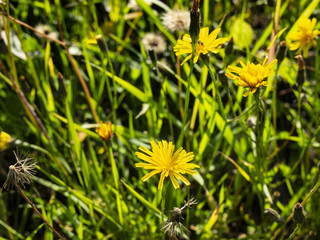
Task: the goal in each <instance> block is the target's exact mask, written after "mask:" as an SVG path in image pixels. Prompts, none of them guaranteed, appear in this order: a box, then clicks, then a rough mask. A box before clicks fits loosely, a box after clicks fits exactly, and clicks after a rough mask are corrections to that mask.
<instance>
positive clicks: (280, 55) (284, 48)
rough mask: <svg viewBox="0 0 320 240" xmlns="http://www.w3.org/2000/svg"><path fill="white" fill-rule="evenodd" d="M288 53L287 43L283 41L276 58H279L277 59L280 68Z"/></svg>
mask: <svg viewBox="0 0 320 240" xmlns="http://www.w3.org/2000/svg"><path fill="white" fill-rule="evenodd" d="M286 53H287V43H286V41H282V42H281V43H280V45H279V47H278V51H277V54H276V56H277V57H276V58H277V59H278V62H279V66H280V63H281V62H282V61H283V59H284V58H285V56H286Z"/></svg>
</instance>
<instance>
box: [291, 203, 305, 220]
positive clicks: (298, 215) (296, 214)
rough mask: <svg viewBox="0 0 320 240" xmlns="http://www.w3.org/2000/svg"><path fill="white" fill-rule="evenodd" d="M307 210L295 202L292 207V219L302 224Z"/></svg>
mask: <svg viewBox="0 0 320 240" xmlns="http://www.w3.org/2000/svg"><path fill="white" fill-rule="evenodd" d="M306 215H307V212H306V211H305V210H304V208H303V206H302V205H301V204H300V203H296V205H294V207H293V221H295V222H296V223H298V224H302V223H303V222H304V220H305V219H306Z"/></svg>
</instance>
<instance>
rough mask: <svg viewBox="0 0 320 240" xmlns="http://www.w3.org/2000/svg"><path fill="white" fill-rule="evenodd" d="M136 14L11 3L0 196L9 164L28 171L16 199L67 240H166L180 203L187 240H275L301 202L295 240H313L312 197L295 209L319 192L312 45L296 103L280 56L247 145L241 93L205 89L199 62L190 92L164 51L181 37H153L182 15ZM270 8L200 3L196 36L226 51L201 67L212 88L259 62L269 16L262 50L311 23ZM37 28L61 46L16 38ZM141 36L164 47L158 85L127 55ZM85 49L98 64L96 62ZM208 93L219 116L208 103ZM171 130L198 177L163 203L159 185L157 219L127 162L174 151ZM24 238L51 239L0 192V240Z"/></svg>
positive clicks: (159, 8) (117, 6)
mask: <svg viewBox="0 0 320 240" xmlns="http://www.w3.org/2000/svg"><path fill="white" fill-rule="evenodd" d="M268 2H273V1H268ZM137 3H138V5H139V6H140V10H139V11H133V10H131V9H129V7H128V6H127V2H126V1H123V0H121V1H117V0H109V1H102V0H101V1H99V0H96V1H62V0H53V1H49V0H44V1H28V0H20V1H9V2H7V4H6V5H1V9H2V10H1V11H2V14H0V16H1V19H2V21H3V20H5V21H4V23H2V25H1V39H0V41H1V47H0V50H1V53H0V130H2V131H5V132H7V133H8V134H10V135H11V136H12V137H14V138H15V141H14V142H13V143H12V146H11V148H10V149H7V150H6V151H4V152H1V153H0V183H1V184H3V183H4V182H5V179H6V174H7V171H8V168H9V165H11V164H13V163H14V162H15V160H14V155H13V153H12V150H15V149H16V148H18V149H20V151H21V152H22V155H23V154H28V155H30V156H31V157H32V158H34V159H35V160H36V161H37V163H38V168H37V174H36V176H35V178H34V181H33V183H32V184H31V185H29V186H26V188H25V189H23V190H24V192H25V194H26V195H27V196H28V197H29V198H30V199H32V201H33V202H34V204H35V206H36V207H37V208H38V209H39V210H40V211H41V213H42V214H43V215H44V217H45V218H46V219H47V220H48V221H49V222H50V223H51V224H52V225H53V226H54V227H55V229H57V230H58V231H59V232H60V233H61V234H63V235H64V236H65V237H66V238H68V239H109V238H111V239H158V238H169V237H168V236H167V235H166V234H164V233H163V232H161V230H160V229H161V226H160V225H161V222H162V217H161V214H162V213H164V214H165V215H166V216H169V215H170V212H169V211H170V210H172V209H173V207H181V206H182V205H183V204H184V201H187V199H188V198H190V196H194V197H195V198H196V199H197V200H198V202H199V203H198V204H197V205H196V206H194V207H193V208H191V209H189V211H188V213H187V215H186V216H185V218H186V220H185V221H184V222H183V224H185V225H186V227H188V229H189V230H190V233H189V237H190V239H239V238H241V239H286V238H288V237H289V235H290V234H291V233H292V232H293V230H294V228H295V227H296V224H295V223H294V222H293V221H292V220H290V219H288V218H289V217H290V214H291V213H292V209H293V207H294V205H295V204H296V203H297V202H302V201H303V200H304V199H305V200H308V201H306V202H305V203H304V208H305V210H306V211H307V212H308V218H307V219H306V220H305V223H304V224H303V225H302V227H301V229H300V230H299V231H298V232H297V233H296V236H295V238H296V239H319V238H320V233H319V230H318V229H319V228H320V218H319V217H318V216H319V215H320V205H319V200H318V199H319V192H318V191H316V190H317V185H316V189H314V190H315V191H313V192H312V194H313V195H309V196H310V198H309V197H307V196H308V194H309V192H310V190H311V189H313V187H314V186H315V184H317V183H318V182H317V181H319V168H318V163H319V157H320V150H319V148H320V142H319V141H320V135H319V126H320V125H319V121H320V118H319V116H320V115H319V113H320V101H319V93H320V82H319V80H320V79H319V66H320V63H319V56H320V52H319V44H318V46H317V47H316V48H313V49H311V51H310V52H309V56H308V58H306V59H305V63H306V81H305V82H304V84H303V86H302V88H301V89H299V88H298V87H297V84H296V76H297V71H298V66H297V60H296V59H295V58H294V56H295V55H297V52H291V51H288V52H287V55H286V56H285V58H284V60H283V61H282V62H281V64H280V65H278V67H277V70H276V71H275V72H276V75H275V76H272V77H270V78H269V80H268V81H269V86H268V87H267V88H266V89H264V90H265V92H264V95H263V97H262V98H261V100H262V103H261V104H262V105H263V106H264V107H265V111H263V113H262V114H261V116H260V118H259V119H258V121H261V133H262V134H261V138H260V139H259V142H256V141H254V139H256V138H255V130H254V128H252V127H251V125H250V122H249V121H250V119H252V117H253V116H255V115H256V111H255V109H256V105H255V99H254V97H253V96H252V95H250V96H249V97H247V98H244V97H242V95H243V93H244V89H243V88H241V87H238V86H237V85H235V84H234V83H233V82H232V81H229V88H228V89H226V88H224V87H223V86H222V85H221V83H220V82H219V81H218V80H217V82H216V84H217V89H215V87H214V85H213V82H212V81H215V79H212V78H211V77H210V73H209V71H208V68H207V67H206V66H204V64H203V61H202V60H199V62H198V63H197V64H196V65H195V68H194V70H193V74H192V75H191V77H190V78H189V72H190V61H189V62H187V63H185V64H184V65H183V66H182V67H177V64H176V63H177V57H176V56H175V54H174V52H173V50H172V48H173V46H174V45H175V44H176V41H177V39H179V37H180V38H181V36H182V34H183V33H171V32H169V31H167V30H166V29H165V28H164V26H163V25H162V23H161V15H162V14H163V13H164V12H165V11H166V10H168V9H174V8H177V7H178V8H180V9H186V10H189V9H190V8H191V3H190V2H189V1H185V0H178V1H173V0H167V1H156V0H153V1H152V5H150V6H149V5H148V4H146V3H145V2H144V1H143V0H137ZM277 3H278V5H277ZM277 3H275V2H273V4H271V5H270V3H269V4H268V3H267V2H266V1H241V0H240V1H218V0H215V1H209V0H203V1H201V2H200V12H201V16H202V26H207V27H209V28H210V31H212V30H213V29H215V28H217V27H218V26H221V28H222V30H221V33H220V37H221V36H223V37H228V38H231V36H233V39H234V42H235V43H234V48H233V52H232V54H227V55H226V54H225V51H224V47H223V48H222V49H221V51H220V52H219V54H217V55H214V56H213V55H210V61H211V64H212V65H213V69H214V71H215V73H214V75H217V72H218V71H219V70H221V69H222V70H226V67H227V66H228V65H231V64H232V65H235V64H237V65H239V64H238V60H239V59H242V60H243V61H245V62H246V61H251V62H254V63H258V62H260V63H261V62H262V61H263V59H264V58H265V56H267V55H268V49H267V48H268V46H269V44H270V39H271V34H272V30H273V28H274V18H275V16H277V14H278V16H279V30H281V29H284V28H287V30H285V31H284V32H283V34H282V35H281V36H279V39H277V40H276V41H275V42H274V43H275V47H276V49H277V48H278V46H279V42H280V41H282V40H285V39H286V37H287V36H288V33H289V32H290V31H294V28H293V26H295V23H296V22H297V20H298V19H299V18H300V17H301V16H306V17H310V18H312V17H315V18H317V19H319V14H320V9H319V1H315V0H314V1H307V0H302V1H290V0H287V1H277ZM4 13H5V14H6V15H10V16H11V17H12V18H11V19H9V18H8V17H4ZM14 19H16V20H19V21H21V22H17V21H16V20H14ZM40 23H44V24H48V25H50V26H51V27H52V30H53V31H58V32H60V31H61V32H62V33H63V38H62V35H61V32H60V36H59V40H60V41H61V43H57V42H53V41H49V40H48V39H46V38H40V37H38V36H37V35H36V34H35V31H34V30H33V29H32V28H30V27H35V26H36V25H38V24H40ZM59 23H60V24H61V25H59ZM26 25H27V26H26ZM28 26H29V27H28ZM60 26H61V30H60V29H59V27H60ZM316 29H319V24H317V26H316ZM147 32H155V33H157V32H159V33H161V34H162V35H163V36H164V37H165V39H166V42H167V45H168V47H167V51H166V52H164V53H161V54H158V55H157V58H158V62H157V64H156V67H158V68H159V69H158V71H157V70H155V69H156V68H155V66H154V64H152V63H151V61H150V60H149V58H148V53H147V52H146V50H145V49H144V48H143V46H142V43H141V40H142V38H143V37H144V35H145V34H146V33H147ZM9 33H10V34H9ZM97 35H102V38H103V40H104V41H105V42H106V43H107V45H108V51H102V50H101V48H99V45H97V43H96V40H95V36H97ZM8 38H10V41H9V42H10V44H8V41H5V40H6V39H8ZM317 41H318V42H319V40H317ZM183 59H184V58H183V57H182V58H181V60H183ZM177 68H179V69H180V71H181V74H179V72H178V69H177ZM275 81H276V82H277V85H276V86H277V88H276V89H275V84H274V83H275ZM188 83H189V84H190V92H191V96H190V102H189V108H188V110H187V114H188V115H187V116H188V118H187V124H186V126H182V117H181V111H183V108H182V107H181V106H182V105H181V103H180V102H179V101H180V97H181V100H182V102H184V100H185V96H186V89H187V86H188ZM180 89H181V90H180ZM217 91H218V92H219V94H220V96H221V99H222V103H223V106H224V110H223V113H222V112H221V109H219V107H218V102H217V101H216V98H215V97H214V96H213V95H217V94H218V93H217ZM228 91H230V98H229V97H228ZM88 94H90V97H89V95H88ZM230 99H231V100H230ZM30 109H31V110H33V111H34V113H32V112H30ZM95 112H96V117H95V115H94V114H95ZM224 114H225V115H226V116H227V118H228V119H229V121H228V122H226V121H225V120H224V118H223V115H224ZM95 118H96V119H95ZM98 119H99V120H101V121H107V120H109V121H111V122H112V123H113V125H114V137H113V138H112V149H113V154H114V161H113V160H112V159H110V158H108V154H107V148H106V145H105V143H103V141H102V140H101V139H100V137H99V136H98V135H97V134H96V133H95V127H97V126H98V125H97V122H96V120H98ZM183 127H185V132H184V135H183V143H181V145H182V146H183V147H184V148H185V149H186V150H187V151H192V152H193V153H194V155H195V159H194V160H193V162H194V163H196V164H198V165H200V167H201V168H200V169H199V174H198V175H196V176H188V179H189V180H190V182H191V185H190V187H186V186H183V185H181V189H178V190H174V189H173V187H172V186H171V183H170V184H168V187H167V189H166V192H165V193H162V195H163V196H164V195H165V200H166V201H165V208H164V209H163V208H162V207H161V203H160V199H161V193H160V192H159V191H158V189H157V184H158V179H159V176H154V177H152V178H151V179H149V180H148V181H147V182H143V181H142V180H141V177H142V176H143V175H144V174H146V173H147V171H145V170H142V169H137V168H136V167H135V163H137V162H139V161H140V160H139V159H137V158H136V157H135V155H134V153H135V151H137V149H138V147H139V146H140V145H143V146H146V147H149V140H152V139H155V140H156V141H160V140H162V139H163V140H168V141H173V142H174V144H176V142H177V140H178V137H179V135H180V133H181V129H182V128H183ZM257 146H258V147H257ZM257 148H259V149H262V153H263V154H262V156H263V157H262V158H261V160H262V161H261V162H262V163H261V169H263V171H260V170H257V157H256V152H257ZM166 181H168V179H166ZM267 208H273V209H275V210H277V211H278V212H279V214H280V215H281V217H282V218H283V219H284V220H286V219H288V220H289V221H288V223H286V224H283V223H276V222H270V221H269V219H268V218H267V216H266V215H265V214H264V210H265V209H267ZM166 216H165V217H166ZM165 217H164V218H165ZM186 237H187V236H181V238H186ZM25 238H26V239H54V238H55V237H54V236H53V233H52V232H51V230H50V229H49V228H47V227H46V225H45V224H43V223H42V221H41V219H40V218H39V217H38V216H37V215H36V214H34V212H33V211H32V209H31V208H30V206H29V205H28V204H27V203H26V202H25V200H24V199H23V198H22V197H21V196H20V195H19V194H18V192H17V191H16V190H15V189H11V190H4V189H2V191H1V193H0V239H25Z"/></svg>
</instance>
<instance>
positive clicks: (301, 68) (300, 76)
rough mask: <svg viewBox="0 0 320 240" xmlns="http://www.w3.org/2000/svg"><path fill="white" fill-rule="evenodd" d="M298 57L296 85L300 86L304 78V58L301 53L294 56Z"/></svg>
mask: <svg viewBox="0 0 320 240" xmlns="http://www.w3.org/2000/svg"><path fill="white" fill-rule="evenodd" d="M295 58H296V59H298V66H299V68H298V74H297V84H298V86H299V87H300V86H302V85H303V83H304V81H305V79H306V66H305V64H304V60H303V57H302V55H301V54H299V55H298V56H296V57H295Z"/></svg>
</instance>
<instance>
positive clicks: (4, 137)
mask: <svg viewBox="0 0 320 240" xmlns="http://www.w3.org/2000/svg"><path fill="white" fill-rule="evenodd" d="M12 140H13V139H12V138H11V136H10V135H9V134H8V133H6V132H3V131H1V132H0V152H2V151H4V150H6V149H8V148H9V147H10V143H11V142H12Z"/></svg>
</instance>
